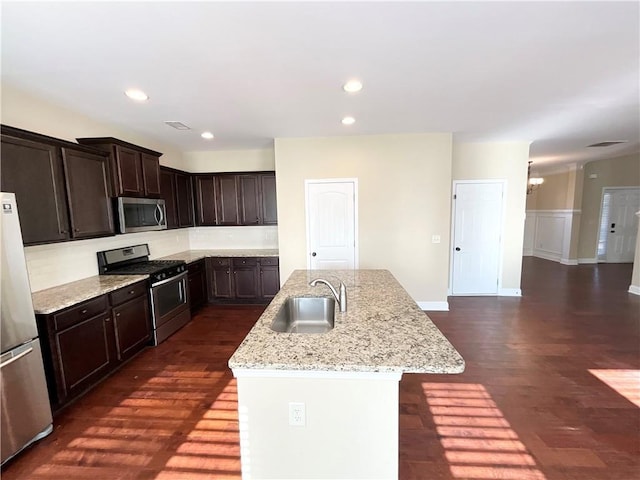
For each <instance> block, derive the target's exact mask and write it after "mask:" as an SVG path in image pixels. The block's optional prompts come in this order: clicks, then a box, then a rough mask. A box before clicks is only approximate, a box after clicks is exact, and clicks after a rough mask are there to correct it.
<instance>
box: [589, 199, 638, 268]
mask: <svg viewBox="0 0 640 480" xmlns="http://www.w3.org/2000/svg"><path fill="white" fill-rule="evenodd" d="M638 210H640V188H638V187H605V188H604V189H603V191H602V202H601V204H600V230H599V233H598V251H597V256H598V262H601V263H633V260H634V256H635V247H636V237H637V235H638V217H637V216H636V212H637V211H638Z"/></svg>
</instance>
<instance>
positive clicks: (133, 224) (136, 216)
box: [115, 197, 167, 233]
mask: <svg viewBox="0 0 640 480" xmlns="http://www.w3.org/2000/svg"><path fill="white" fill-rule="evenodd" d="M115 206H116V218H117V219H118V232H119V233H133V232H147V231H149V230H165V229H166V228H167V214H166V210H165V205H164V200H162V199H155V198H132V197H118V198H116V202H115Z"/></svg>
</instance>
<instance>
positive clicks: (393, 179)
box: [275, 134, 524, 305]
mask: <svg viewBox="0 0 640 480" xmlns="http://www.w3.org/2000/svg"><path fill="white" fill-rule="evenodd" d="M275 167H276V183H277V189H278V240H279V248H280V273H281V280H282V282H284V281H285V280H286V279H287V278H288V277H289V275H290V274H291V272H292V271H293V270H294V269H297V268H302V269H304V268H306V267H307V256H306V224H305V186H304V181H305V180H306V179H326V178H357V179H358V188H359V191H358V196H359V209H358V216H359V224H358V229H359V260H360V262H359V267H360V268H384V269H388V270H390V271H391V273H392V274H393V275H394V276H395V277H396V278H397V279H398V281H400V283H401V284H402V285H403V287H404V288H405V289H406V290H407V291H408V292H409V294H410V295H411V296H412V297H413V299H414V300H416V301H417V302H425V303H426V302H443V303H444V302H446V301H447V286H448V271H449V233H450V228H449V224H450V218H451V200H450V198H451V135H450V134H413V135H372V136H351V137H331V138H297V139H291V138H288V139H276V140H275ZM523 201H524V200H523ZM432 235H440V237H441V243H439V244H433V243H431V236H432ZM445 305H446V303H445Z"/></svg>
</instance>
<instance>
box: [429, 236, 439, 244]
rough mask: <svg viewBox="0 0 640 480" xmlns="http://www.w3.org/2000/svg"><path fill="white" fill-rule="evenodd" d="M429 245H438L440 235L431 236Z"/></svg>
mask: <svg viewBox="0 0 640 480" xmlns="http://www.w3.org/2000/svg"><path fill="white" fill-rule="evenodd" d="M431 243H440V235H431Z"/></svg>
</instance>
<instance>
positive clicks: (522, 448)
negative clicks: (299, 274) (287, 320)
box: [2, 258, 640, 480]
mask: <svg viewBox="0 0 640 480" xmlns="http://www.w3.org/2000/svg"><path fill="white" fill-rule="evenodd" d="M630 278H631V268H630V265H581V266H572V267H567V266H563V265H560V264H557V263H554V262H549V261H544V260H540V259H534V258H525V262H524V275H523V297H521V298H504V297H503V298H495V297H467V298H463V297H451V298H450V299H449V300H450V305H451V311H450V312H430V313H429V316H430V317H431V318H432V320H433V321H434V322H435V323H436V325H438V327H439V328H440V329H441V330H442V331H443V332H444V333H445V335H446V336H447V337H448V338H449V339H450V340H451V342H452V343H453V345H454V346H455V347H456V348H457V349H458V350H459V351H460V353H461V354H462V355H463V357H464V358H465V360H466V362H467V368H466V371H465V372H464V373H463V374H461V375H415V374H413V375H404V377H403V379H402V381H401V382H400V407H399V408H400V475H399V476H400V479H402V480H412V479H443V480H444V479H446V480H461V479H473V480H490V479H504V480H527V479H532V480H592V479H594V480H595V479H598V480H635V479H640V461H639V458H640V435H639V432H640V408H639V406H640V358H639V357H640V328H639V325H640V322H639V320H640V297H637V296H633V295H630V294H628V293H627V292H626V291H627V288H628V286H629V283H630ZM262 310H263V309H262V307H259V306H252V307H231V306H225V307H213V306H209V307H205V308H204V309H203V310H201V312H200V313H199V314H198V315H197V316H196V317H195V318H194V320H193V321H192V322H191V323H190V324H189V325H187V326H186V327H185V328H183V329H182V330H181V331H180V332H178V333H177V334H176V335H174V336H173V337H171V338H170V339H169V340H167V341H166V342H165V343H163V344H161V345H160V346H159V347H157V348H150V349H147V350H146V351H144V352H143V353H142V354H140V355H139V356H138V357H136V358H135V359H134V360H133V361H131V362H130V363H129V364H127V365H126V366H125V367H124V368H123V369H121V370H120V371H119V372H116V373H115V374H114V375H113V376H112V377H110V378H109V379H107V380H106V381H105V382H103V383H102V384H100V385H99V386H98V387H96V388H95V389H93V390H92V391H91V392H89V393H88V394H87V395H86V396H84V397H83V398H81V399H80V400H79V401H77V402H76V403H75V404H73V405H71V406H70V407H69V408H67V409H66V410H64V411H63V412H62V413H61V414H60V415H59V416H58V417H57V418H56V419H55V422H54V423H55V429H54V432H53V433H52V434H51V435H50V436H49V437H47V438H45V439H44V440H42V441H41V442H39V443H38V444H37V445H35V446H34V447H32V448H30V449H28V450H27V451H25V452H23V454H21V455H20V456H19V457H18V458H16V459H14V460H13V461H11V462H10V463H9V464H8V465H6V466H5V468H4V469H3V471H2V479H3V480H12V479H34V480H42V479H47V480H48V479H65V480H71V479H91V480H101V479H155V480H178V479H185V480H186V479H194V480H200V479H226V478H236V479H237V478H240V460H239V443H238V427H237V414H236V400H237V395H236V388H235V382H234V380H233V377H232V375H231V372H230V371H229V370H228V368H227V366H226V362H227V359H228V358H229V356H230V355H231V354H232V353H233V351H234V350H235V348H236V347H237V345H238V344H239V343H240V341H242V339H243V338H244V336H245V335H246V333H247V332H248V330H249V329H250V328H251V326H252V325H253V324H254V323H255V320H256V319H257V318H258V316H259V315H260V313H261V312H262ZM276 440H277V439H274V441H276Z"/></svg>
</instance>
